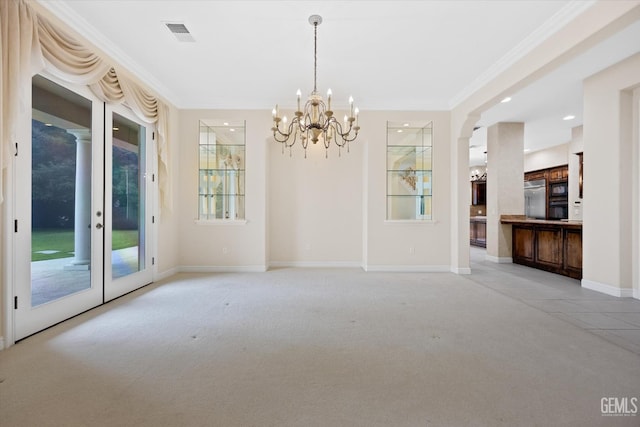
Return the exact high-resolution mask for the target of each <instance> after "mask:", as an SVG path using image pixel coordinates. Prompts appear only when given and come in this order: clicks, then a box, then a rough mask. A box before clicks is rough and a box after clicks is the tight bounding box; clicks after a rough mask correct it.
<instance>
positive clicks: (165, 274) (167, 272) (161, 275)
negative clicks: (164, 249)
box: [154, 267, 179, 280]
mask: <svg viewBox="0 0 640 427" xmlns="http://www.w3.org/2000/svg"><path fill="white" fill-rule="evenodd" d="M178 272H179V271H178V268H176V267H174V268H170V269H168V270H165V271H163V272H162V273H158V274H156V277H155V279H154V280H164V279H167V278H169V277H171V276H173V275H176V274H178Z"/></svg>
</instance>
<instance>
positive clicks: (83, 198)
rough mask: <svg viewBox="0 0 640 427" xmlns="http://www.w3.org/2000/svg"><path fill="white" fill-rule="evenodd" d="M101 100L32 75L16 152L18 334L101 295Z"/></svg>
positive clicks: (42, 325)
mask: <svg viewBox="0 0 640 427" xmlns="http://www.w3.org/2000/svg"><path fill="white" fill-rule="evenodd" d="M102 105H103V104H102V103H100V102H99V101H97V100H96V99H95V98H94V97H93V95H91V94H90V93H89V92H88V91H87V90H78V91H72V90H70V89H67V88H65V87H63V86H62V85H59V84H58V83H55V82H54V81H52V80H50V79H47V78H44V77H43V76H35V77H34V78H33V80H32V111H31V121H30V122H31V126H30V129H29V131H27V132H28V133H30V139H31V144H29V145H25V149H23V150H19V151H18V155H17V156H16V159H15V162H16V163H15V165H16V168H15V169H16V173H15V177H14V179H15V191H16V199H15V200H16V217H17V218H19V219H18V221H19V222H20V223H21V224H22V225H21V226H20V227H18V233H17V234H16V236H15V247H16V248H15V253H16V254H19V255H18V256H17V257H16V277H17V279H18V280H17V283H18V285H17V287H16V297H17V301H16V305H17V309H16V317H15V321H16V327H15V332H16V339H20V338H23V337H25V336H28V335H30V334H32V333H34V332H37V331H39V330H41V329H44V328H46V327H48V326H50V325H53V324H55V323H58V322H60V321H62V320H65V319H67V318H69V317H71V316H74V315H76V314H78V313H81V312H83V311H85V310H87V309H89V308H92V307H95V306H97V305H99V304H100V303H101V302H102V242H103V230H102V224H101V222H102V218H101V217H100V216H101V212H102V194H103V193H102V190H103V187H104V185H103V181H102V163H103V162H102V150H100V149H98V150H96V149H95V148H94V147H96V146H100V144H101V140H102V129H103V119H102V116H103V109H102ZM25 119H26V117H25ZM25 139H26V138H25ZM29 146H30V149H27V148H29ZM27 254H28V255H27ZM23 255H27V256H26V257H24V256H23Z"/></svg>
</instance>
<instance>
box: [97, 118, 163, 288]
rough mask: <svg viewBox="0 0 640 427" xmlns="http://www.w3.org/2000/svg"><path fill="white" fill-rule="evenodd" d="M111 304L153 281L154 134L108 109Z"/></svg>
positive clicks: (107, 284) (108, 278) (108, 223)
mask: <svg viewBox="0 0 640 427" xmlns="http://www.w3.org/2000/svg"><path fill="white" fill-rule="evenodd" d="M107 112H108V114H107V122H108V123H110V126H111V132H110V133H109V136H108V137H107V141H106V142H107V149H106V152H107V153H108V156H107V157H108V158H107V162H106V169H107V174H108V175H109V176H107V177H106V178H105V179H107V181H108V182H111V190H110V191H108V192H107V197H106V203H107V206H108V207H109V211H108V212H107V214H108V216H107V218H108V220H107V237H106V240H107V245H106V252H107V253H108V254H109V257H108V258H109V259H108V260H105V261H106V262H105V263H106V264H107V263H108V266H107V270H106V271H105V274H106V280H107V283H106V284H105V295H106V298H107V300H109V299H112V298H116V297H118V296H120V295H123V294H124V293H127V292H130V291H132V290H134V289H137V288H139V287H140V286H144V285H146V284H148V283H150V282H151V280H152V279H151V268H150V267H151V262H150V253H149V250H148V248H149V246H148V241H149V230H150V224H151V216H150V212H151V209H149V208H148V207H149V205H150V200H151V197H150V196H151V192H150V190H149V188H150V185H149V184H150V182H151V177H152V173H150V167H149V164H150V162H149V161H148V157H150V156H148V154H149V153H148V148H149V146H151V144H150V143H149V141H150V140H151V138H150V136H151V134H152V130H151V129H149V128H148V125H145V124H143V123H140V122H139V121H137V119H136V118H135V117H134V116H133V115H132V114H131V113H130V112H128V111H126V110H124V108H121V107H107Z"/></svg>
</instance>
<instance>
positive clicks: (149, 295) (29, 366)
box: [0, 269, 640, 427]
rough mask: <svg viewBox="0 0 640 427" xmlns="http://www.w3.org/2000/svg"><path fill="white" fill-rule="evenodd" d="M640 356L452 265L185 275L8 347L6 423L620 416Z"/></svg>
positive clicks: (2, 403)
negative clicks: (425, 270)
mask: <svg viewBox="0 0 640 427" xmlns="http://www.w3.org/2000/svg"><path fill="white" fill-rule="evenodd" d="M609 396H611V397H640V356H638V355H637V354H635V353H633V352H631V351H628V350H625V349H623V348H620V347H618V346H616V345H614V344H612V343H610V342H607V341H605V340H604V339H602V338H600V337H598V336H596V335H593V334H591V333H589V332H587V331H584V330H582V329H580V328H578V327H576V326H574V325H572V324H570V323H568V322H564V321H562V320H560V319H557V318H555V317H553V316H551V315H549V314H547V313H544V312H543V311H541V310H539V309H536V308H534V307H531V306H529V305H526V304H524V303H522V302H520V301H517V300H515V299H513V298H509V297H507V296H505V295H502V294H501V293H499V292H496V291H495V290H492V289H490V288H488V287H485V286H482V285H479V284H477V283H474V281H473V280H471V279H470V278H468V277H464V276H458V275H454V274H449V273H432V274H420V273H415V274H414V273H403V274H395V273H365V272H363V271H361V270H358V269H278V270H273V271H269V272H267V273H247V274H211V275H205V274H180V275H177V276H175V277H173V278H170V279H168V280H165V281H163V282H160V283H157V284H154V285H151V286H148V287H146V288H144V289H142V290H139V291H137V292H135V293H132V294H129V295H127V296H125V297H123V298H121V299H119V300H117V301H114V302H112V303H109V304H107V305H105V306H102V307H99V308H97V309H95V310H92V311H90V312H88V313H85V314H83V315H81V316H78V317H76V318H74V319H71V320H69V321H67V322H64V323H62V324H60V325H58V326H56V327H54V328H51V329H49V330H47V331H44V332H42V333H40V334H37V335H35V336H33V337H31V338H28V339H26V340H24V341H22V342H20V343H18V344H17V345H15V346H13V347H11V348H9V349H7V350H5V351H3V352H0V425H2V426H3V427H12V426H368V427H370V426H581V427H584V426H598V425H602V426H611V425H616V426H617V425H633V426H638V425H640V414H639V415H638V416H635V417H605V416H603V415H602V414H601V405H600V403H601V399H602V398H603V397H609Z"/></svg>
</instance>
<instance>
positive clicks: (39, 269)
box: [31, 246, 138, 307]
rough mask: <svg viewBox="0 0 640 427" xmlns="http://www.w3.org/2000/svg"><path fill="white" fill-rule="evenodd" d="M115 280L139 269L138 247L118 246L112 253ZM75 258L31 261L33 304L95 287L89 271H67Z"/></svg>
mask: <svg viewBox="0 0 640 427" xmlns="http://www.w3.org/2000/svg"><path fill="white" fill-rule="evenodd" d="M111 258H112V275H113V278H114V279H117V278H119V277H123V276H126V275H129V274H131V273H135V272H136V271H138V247H137V246H132V247H130V248H125V249H118V250H115V251H113V253H112V257H111ZM71 260H73V257H69V258H59V259H52V260H47V261H33V262H32V263H31V306H32V307H36V306H38V305H41V304H46V303H48V302H51V301H54V300H57V299H59V298H63V297H65V296H68V295H71V294H75V293H76V292H80V291H84V290H86V289H89V288H90V287H91V272H90V271H89V270H80V271H78V270H65V269H64V267H65V266H66V265H69V264H70V263H71Z"/></svg>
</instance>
